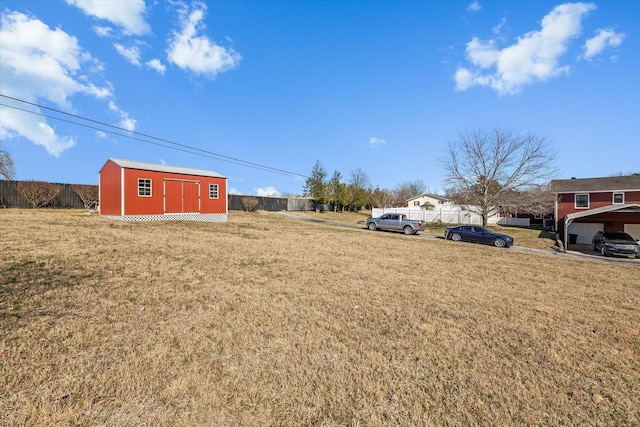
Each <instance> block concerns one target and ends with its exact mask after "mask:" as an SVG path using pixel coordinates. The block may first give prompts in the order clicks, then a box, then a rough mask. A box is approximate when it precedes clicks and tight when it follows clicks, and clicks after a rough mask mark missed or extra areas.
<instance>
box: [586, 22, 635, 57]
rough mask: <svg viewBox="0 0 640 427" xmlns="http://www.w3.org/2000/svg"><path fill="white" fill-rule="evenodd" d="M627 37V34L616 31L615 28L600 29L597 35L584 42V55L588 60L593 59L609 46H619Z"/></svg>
mask: <svg viewBox="0 0 640 427" xmlns="http://www.w3.org/2000/svg"><path fill="white" fill-rule="evenodd" d="M624 38H625V34H623V33H616V32H615V31H613V30H603V29H600V30H598V31H597V32H596V35H595V37H592V38H590V39H589V40H587V41H586V42H585V43H584V55H583V56H582V57H583V58H584V59H586V60H587V61H591V60H593V58H594V57H596V56H598V55H600V54H601V53H602V52H603V51H604V50H605V49H606V48H607V47H618V46H620V44H621V43H622V41H623V40H624Z"/></svg>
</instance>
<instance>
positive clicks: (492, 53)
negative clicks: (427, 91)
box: [455, 3, 596, 95]
mask: <svg viewBox="0 0 640 427" xmlns="http://www.w3.org/2000/svg"><path fill="white" fill-rule="evenodd" d="M595 7H596V6H595V5H594V4H592V3H567V4H562V5H559V6H556V7H555V8H554V9H553V10H552V11H551V12H550V13H549V14H548V15H546V16H545V17H544V18H543V19H542V22H541V28H540V30H538V31H531V32H529V33H526V34H524V35H523V36H522V37H519V38H518V39H517V41H516V43H514V44H513V45H511V46H508V47H506V48H504V49H498V48H497V47H496V42H495V41H494V40H489V41H482V40H480V39H478V38H476V37H474V38H473V39H472V40H471V41H470V42H469V43H467V48H466V55H467V59H468V60H469V62H470V63H471V67H460V68H459V69H458V70H457V71H456V74H455V81H456V90H466V89H468V88H470V87H473V86H490V87H491V88H493V89H494V90H495V91H497V92H498V93H499V94H502V95H505V94H515V93H518V92H520V91H521V90H522V88H523V87H524V86H526V85H529V84H533V83H536V82H542V81H546V80H549V79H551V78H554V77H557V76H559V75H561V74H565V73H568V72H569V66H566V65H565V66H563V65H560V64H559V59H560V57H561V56H562V55H563V54H565V53H566V51H567V48H568V45H569V42H570V41H571V39H573V38H575V37H577V36H578V35H579V34H580V31H581V22H582V19H583V17H584V16H585V15H586V14H587V13H588V12H590V11H591V10H593V9H595ZM487 70H488V71H487ZM491 70H494V71H493V72H491Z"/></svg>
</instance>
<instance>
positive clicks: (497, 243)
mask: <svg viewBox="0 0 640 427" xmlns="http://www.w3.org/2000/svg"><path fill="white" fill-rule="evenodd" d="M505 244H506V243H505V241H504V240H502V239H496V240H494V241H493V246H495V247H496V248H504V246H505Z"/></svg>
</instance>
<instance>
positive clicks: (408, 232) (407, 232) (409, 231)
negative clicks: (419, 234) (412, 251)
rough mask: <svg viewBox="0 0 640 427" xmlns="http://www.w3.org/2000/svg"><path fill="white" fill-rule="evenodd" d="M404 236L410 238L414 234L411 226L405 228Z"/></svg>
mask: <svg viewBox="0 0 640 427" xmlns="http://www.w3.org/2000/svg"><path fill="white" fill-rule="evenodd" d="M404 234H406V235H407V236H410V235H412V234H413V227H411V226H410V225H405V226H404Z"/></svg>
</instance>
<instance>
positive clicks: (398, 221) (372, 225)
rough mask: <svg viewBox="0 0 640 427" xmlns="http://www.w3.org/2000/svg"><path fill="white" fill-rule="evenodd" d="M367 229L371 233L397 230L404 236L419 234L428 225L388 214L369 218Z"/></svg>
mask: <svg viewBox="0 0 640 427" xmlns="http://www.w3.org/2000/svg"><path fill="white" fill-rule="evenodd" d="M367 228H368V229H369V230H371V231H375V230H395V231H402V232H403V233H404V234H418V231H422V230H424V229H425V228H427V223H426V222H425V221H416V220H411V219H407V216H406V215H404V214H392V213H387V214H384V215H382V216H379V217H377V218H371V217H369V218H367Z"/></svg>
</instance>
